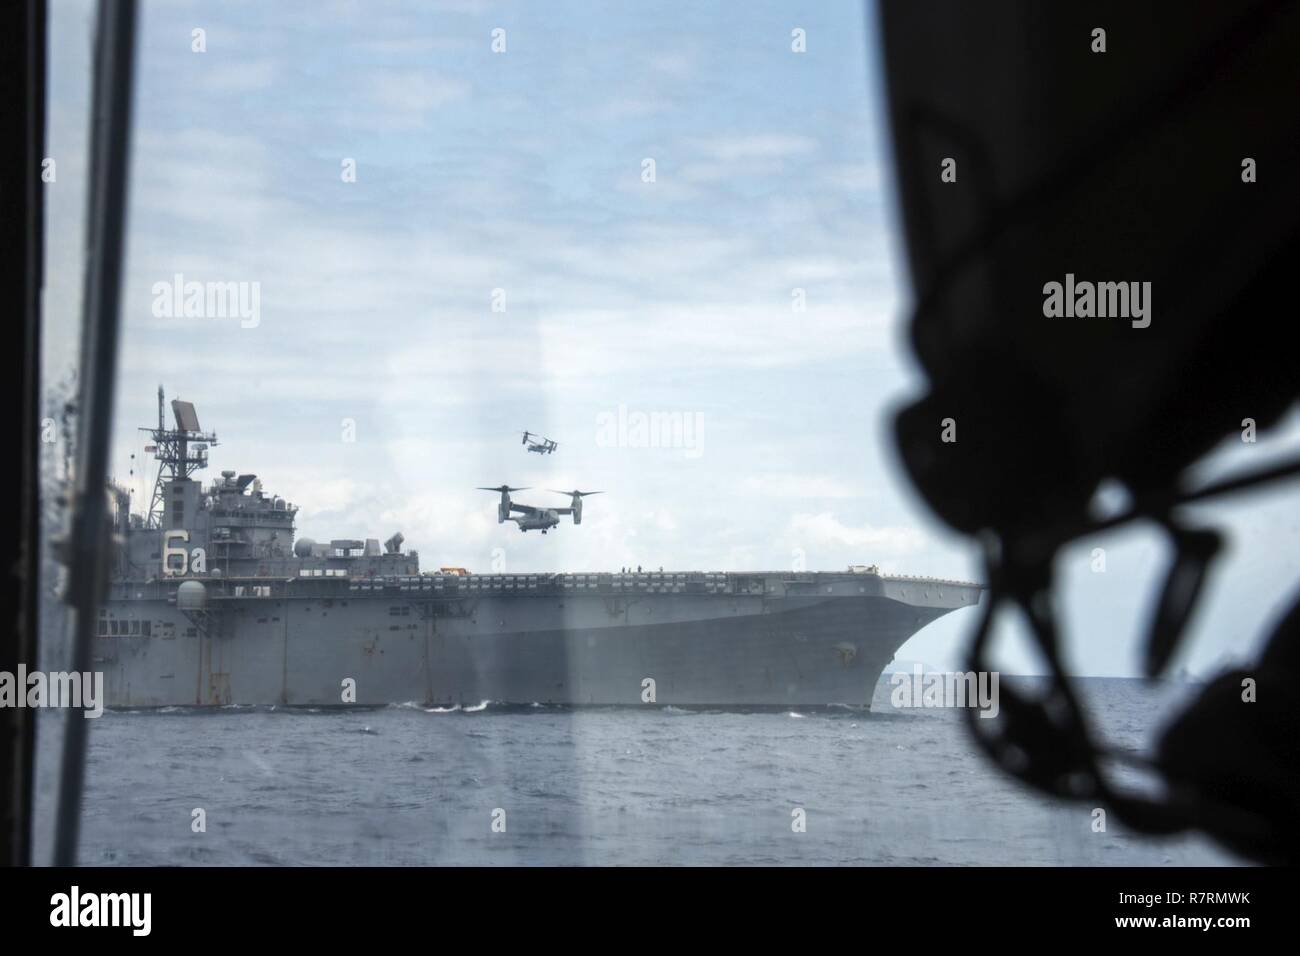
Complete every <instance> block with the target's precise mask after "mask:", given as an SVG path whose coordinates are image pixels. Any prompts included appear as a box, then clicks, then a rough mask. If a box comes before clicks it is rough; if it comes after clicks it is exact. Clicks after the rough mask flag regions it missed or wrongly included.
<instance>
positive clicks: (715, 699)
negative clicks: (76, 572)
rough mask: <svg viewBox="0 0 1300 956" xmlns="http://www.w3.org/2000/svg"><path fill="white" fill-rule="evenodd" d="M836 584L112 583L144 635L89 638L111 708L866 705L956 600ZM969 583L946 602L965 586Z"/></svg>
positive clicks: (113, 611)
mask: <svg viewBox="0 0 1300 956" xmlns="http://www.w3.org/2000/svg"><path fill="white" fill-rule="evenodd" d="M417 590H418V588H417ZM826 590H827V591H831V590H832V589H831V588H830V587H827V588H826ZM836 590H837V591H839V592H840V593H836V594H833V595H827V596H825V597H819V596H816V595H804V596H782V597H780V598H772V597H771V596H769V595H766V594H699V595H690V594H627V595H620V594H559V595H556V594H537V595H530V594H509V595H504V594H500V595H496V594H490V595H481V596H476V597H475V598H473V599H471V600H452V599H447V598H428V597H424V596H420V595H415V596H411V595H406V594H400V593H399V594H382V593H381V594H374V595H371V596H364V597H363V596H358V595H357V594H355V592H354V593H352V594H351V595H350V596H349V597H347V598H342V597H324V596H320V595H317V596H304V597H300V598H296V599H280V600H260V601H259V600H256V599H254V600H248V599H243V600H236V601H229V602H226V603H224V604H223V605H221V606H220V607H217V608H214V609H209V610H203V611H199V612H189V613H187V612H185V611H181V610H178V609H177V608H176V607H175V606H174V604H171V603H168V602H167V601H166V600H165V599H161V598H160V599H158V600H122V601H116V602H110V604H109V605H108V608H107V610H106V614H107V615H109V616H111V617H113V618H120V619H122V620H123V621H126V620H127V619H129V618H133V617H142V618H144V619H145V620H148V621H150V625H149V627H148V630H149V634H148V636H144V635H143V634H135V633H129V632H130V631H131V627H128V625H127V624H126V623H123V624H121V630H122V631H123V632H125V633H123V635H122V636H108V635H105V636H100V637H98V638H96V641H95V645H94V658H95V668H96V670H101V671H103V673H104V675H105V690H106V696H107V703H108V706H110V707H117V708H132V707H161V706H176V705H179V706H195V705H198V706H223V705H255V706H259V705H260V706H265V705H284V706H340V705H345V704H358V705H382V704H392V703H405V702H411V703H419V704H423V705H427V706H452V705H462V706H465V705H477V704H480V703H482V702H484V701H493V702H501V703H507V704H533V703H538V704H562V705H644V704H658V705H661V706H663V705H677V706H691V707H767V706H781V707H785V706H790V707H808V706H827V705H833V704H843V705H848V706H857V707H867V706H870V702H871V696H872V693H873V691H874V688H875V685H876V683H877V680H878V678H879V676H880V673H881V671H882V670H883V669H884V667H885V666H886V665H887V664H888V663H889V662H890V660H891V659H892V658H893V655H894V653H895V651H896V650H897V649H898V648H899V647H900V646H901V645H902V644H903V643H904V642H905V641H906V640H907V639H908V638H909V637H910V636H911V635H912V634H914V633H915V632H916V631H917V630H919V629H920V628H921V627H923V626H924V625H925V624H927V623H929V622H930V621H931V620H934V619H935V618H937V617H939V616H941V615H942V614H945V613H947V612H948V611H949V610H952V609H953V607H948V606H914V605H912V604H910V603H905V602H904V601H901V600H897V599H892V598H891V597H889V596H886V595H885V594H880V593H877V594H867V593H844V591H845V589H843V588H837V589H836ZM857 590H858V591H859V592H865V590H866V589H865V588H859V589H857ZM970 590H971V592H972V593H973V597H972V594H971V593H966V594H963V595H961V596H960V597H958V598H956V599H955V602H952V603H954V606H961V605H962V604H968V603H977V602H978V589H976V588H971V589H970ZM950 591H954V589H950ZM101 629H104V628H101ZM114 629H115V630H116V629H117V626H116V625H114ZM136 629H137V630H138V628H136Z"/></svg>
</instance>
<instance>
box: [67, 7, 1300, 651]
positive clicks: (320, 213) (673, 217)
mask: <svg viewBox="0 0 1300 956" xmlns="http://www.w3.org/2000/svg"><path fill="white" fill-rule="evenodd" d="M52 7H53V11H52V22H53V31H52V32H53V42H54V52H53V55H52V58H51V101H52V111H51V130H50V140H51V143H50V152H51V155H53V156H54V157H55V158H56V159H57V161H58V163H59V165H58V180H57V182H56V183H53V184H51V185H50V187H49V191H48V192H47V195H48V197H49V221H50V235H49V240H48V243H49V259H50V262H49V281H48V289H47V299H46V309H47V323H48V326H49V328H50V329H51V332H52V334H51V336H50V347H49V350H48V354H47V359H46V368H47V372H48V373H49V374H50V375H51V376H52V377H57V375H58V372H59V371H60V370H61V369H62V368H64V367H66V365H67V363H68V362H69V361H70V360H71V359H70V356H71V354H72V353H71V352H70V350H69V343H70V341H71V339H70V337H69V336H68V334H67V330H69V329H71V328H72V327H73V323H75V321H76V315H77V308H78V298H79V292H80V272H79V269H80V260H79V258H78V257H79V248H80V228H81V219H80V217H81V209H82V206H83V204H84V192H83V191H82V178H83V174H84V161H83V160H82V156H81V154H82V152H83V151H84V146H85V104H86V81H87V69H88V62H89V56H88V53H89V46H88V43H89V41H88V36H89V17H90V13H89V11H90V5H89V4H88V3H85V2H80V0H77V2H72V0H56V2H55V3H54V4H53V5H52ZM873 18H874V11H873V10H871V9H869V8H868V9H864V7H863V5H862V4H860V3H858V2H852V0H838V2H826V0H822V2H806V3H798V2H747V3H732V4H726V3H720V4H699V3H685V2H677V3H655V4H642V5H631V4H618V5H606V4H597V3H594V2H585V3H580V2H552V3H546V4H537V3H506V2H499V3H489V2H482V3H479V2H471V0H451V2H441V3H358V4H352V3H311V4H306V3H304V4H291V3H277V4H266V3H253V2H247V3H241V2H223V3H146V4H145V5H144V11H143V21H142V24H141V35H140V41H139V49H138V64H139V65H138V77H137V95H136V125H135V132H134V137H135V139H134V153H133V169H132V181H131V196H130V201H131V207H130V224H129V230H130V233H129V251H128V262H127V271H126V277H125V278H126V286H125V300H124V322H125V337H124V341H123V354H122V360H121V368H120V376H121V378H120V384H119V395H118V406H117V409H116V412H115V417H116V436H117V446H116V454H115V459H114V460H115V463H116V471H117V472H118V474H119V475H120V476H124V475H125V473H126V471H127V468H128V467H129V455H130V454H131V452H132V451H135V452H137V453H139V451H140V446H141V445H142V444H143V442H142V441H141V440H140V438H139V436H138V433H136V432H135V431H134V429H135V427H136V426H137V425H144V424H148V423H149V422H151V421H152V420H153V418H154V415H155V412H154V407H153V403H154V390H155V388H156V386H157V384H158V383H159V381H161V382H162V383H163V384H164V385H165V387H166V388H167V391H168V395H169V396H174V395H179V396H181V397H184V398H187V399H190V400H192V401H194V402H195V403H196V405H197V407H198V411H199V416H200V420H201V421H202V423H203V424H204V426H205V427H206V428H209V429H214V430H216V431H217V432H218V434H219V435H220V436H221V439H222V442H221V444H220V446H219V447H217V448H215V449H214V450H213V453H212V469H211V471H210V472H209V476H212V475H215V474H216V473H217V471H219V470H220V469H222V468H234V469H238V470H240V471H256V472H258V473H259V474H260V475H261V476H262V478H263V480H264V481H265V483H266V486H267V489H268V490H270V491H273V492H276V493H278V494H281V495H284V496H285V497H287V498H289V499H290V500H291V501H293V502H295V503H296V504H298V505H300V506H301V508H302V511H301V513H300V519H299V532H300V534H302V535H306V536H311V537H316V538H326V539H328V538H329V537H343V536H348V537H351V536H358V537H361V536H364V537H380V538H384V537H387V536H388V535H389V534H391V533H392V532H393V531H396V530H399V529H400V530H401V531H402V532H403V533H404V534H405V536H406V539H407V543H408V546H409V547H413V548H416V549H418V550H419V551H420V553H421V557H422V562H423V564H424V566H425V567H436V566H438V565H441V564H457V565H465V566H468V567H471V568H475V569H479V570H486V569H488V568H489V566H490V564H491V562H492V560H493V556H494V554H495V555H496V559H497V560H498V562H500V561H502V560H504V562H505V567H506V570H510V571H536V570H556V569H567V570H580V569H591V570H608V569H611V568H617V567H619V566H621V565H624V564H632V565H635V564H643V565H647V566H654V567H657V566H659V565H663V566H664V567H665V568H674V569H688V568H689V569H726V570H749V569H759V568H764V569H766V568H788V567H790V566H791V565H792V564H793V563H794V562H796V561H799V560H802V561H804V562H806V565H807V567H808V568H809V569H813V570H838V569H842V568H844V567H845V566H846V565H847V564H850V563H876V564H879V565H880V566H881V567H882V569H884V570H886V571H890V572H895V573H915V574H929V575H935V576H944V577H958V578H964V579H972V578H974V577H977V576H978V570H977V568H976V567H975V565H974V564H973V562H972V551H971V549H970V548H969V547H968V546H966V545H965V544H964V543H962V542H961V541H960V540H959V539H957V538H955V537H954V536H952V535H950V534H948V533H947V532H946V531H944V530H943V529H942V528H941V527H940V526H938V525H937V524H936V523H935V522H934V521H933V520H932V519H931V517H930V516H929V514H928V513H927V512H926V510H925V508H924V506H923V505H922V504H921V503H920V502H919V501H918V500H917V498H916V497H915V495H914V494H913V493H912V492H911V491H910V489H909V488H908V487H906V485H905V483H904V481H903V479H902V477H901V474H900V472H899V471H898V468H897V465H896V459H895V455H894V452H893V449H892V447H891V445H890V442H889V426H888V415H889V411H890V409H891V408H893V407H895V406H896V405H898V404H899V403H901V402H902V401H904V400H905V399H906V397H907V396H908V395H909V394H910V393H912V392H914V391H916V390H917V389H918V388H919V387H920V384H921V383H920V378H919V374H918V372H917V371H916V369H915V366H914V364H913V362H912V361H911V358H910V356H909V355H908V354H907V352H906V349H905V347H904V344H903V336H902V329H903V323H904V317H905V310H906V304H907V303H906V297H907V293H906V275H905V272H904V271H903V269H902V266H901V262H900V258H899V234H898V231H897V224H896V221H895V219H894V217H893V214H892V208H891V203H892V200H891V198H890V195H891V193H890V170H889V162H890V156H889V145H888V140H887V136H886V130H885V124H884V122H883V114H882V108H881V101H880V97H879V85H880V78H879V76H878V72H877V71H878V56H877V53H876V49H875V42H876V39H875V35H874V22H873ZM196 28H198V29H203V30H204V31H205V32H206V47H207V49H206V52H204V53H195V52H193V51H192V50H191V44H192V31H193V30H194V29H196ZM498 28H500V29H503V30H504V31H505V42H506V52H504V53H494V52H492V49H491V44H492V31H493V30H494V29H498ZM796 28H799V29H802V30H804V31H805V33H806V37H807V52H806V53H794V52H792V50H791V31H792V30H794V29H796ZM647 158H648V159H653V160H654V162H655V181H654V182H653V183H647V182H644V181H643V178H642V170H643V161H644V160H646V159H647ZM345 159H353V160H355V161H356V169H357V179H356V182H351V183H346V182H343V180H342V178H341V175H340V173H341V164H342V162H343V161H344V160H345ZM176 273H182V274H183V275H184V276H185V277H186V278H187V279H192V280H199V281H222V282H226V281H235V282H249V283H252V282H256V283H258V284H259V288H260V294H261V314H260V322H259V323H258V325H257V326H256V327H255V328H243V327H241V325H240V323H239V321H238V320H236V319H210V318H202V319H195V318H189V319H185V318H157V317H155V316H154V315H153V314H152V312H151V308H150V306H151V302H152V293H151V288H152V286H153V284H154V283H156V282H158V281H160V280H170V279H171V277H172V276H173V275H174V274H176ZM498 289H499V290H503V292H504V301H505V312H494V311H492V308H491V303H492V295H493V290H498ZM797 289H802V290H803V294H804V296H805V297H806V303H807V304H806V310H805V311H803V312H797V311H795V310H794V309H793V308H792V301H793V296H794V295H795V294H796V293H795V290H797ZM620 408H625V409H627V410H628V411H629V412H632V413H635V412H644V413H651V412H660V413H669V414H680V415H690V416H694V418H693V420H695V421H698V422H700V425H701V433H700V439H701V440H700V443H699V446H698V448H693V449H683V448H634V447H612V448H611V447H604V446H603V444H602V442H601V441H600V440H599V438H598V433H599V429H598V423H599V422H600V421H601V416H602V415H610V414H617V412H618V410H619V409H620ZM345 419H346V420H351V421H353V422H355V434H356V441H355V442H346V441H343V440H342V434H343V426H342V423H343V421H344V420H345ZM523 428H529V429H532V430H534V431H537V432H540V433H542V434H545V435H548V436H550V437H552V438H554V439H556V440H558V441H559V442H560V451H559V453H558V454H556V455H555V456H554V457H552V458H545V459H542V458H539V457H538V456H533V455H525V454H524V453H523V452H522V450H521V449H520V446H519V443H518V442H519V439H518V436H517V434H516V432H517V431H518V430H519V429H523ZM1297 433H1300V429H1298V428H1297V427H1296V426H1295V422H1294V420H1293V421H1292V422H1291V425H1290V427H1289V428H1288V429H1286V430H1285V435H1284V436H1283V437H1282V438H1281V439H1278V440H1276V441H1275V442H1274V444H1273V445H1269V444H1267V443H1265V444H1263V445H1261V446H1259V451H1258V452H1257V451H1256V450H1255V449H1251V450H1250V452H1249V454H1261V453H1262V454H1271V453H1273V450H1274V446H1276V447H1283V446H1285V447H1296V445H1297V444H1300V443H1298V442H1297V441H1296V436H1297ZM1234 454H1235V455H1236V457H1237V458H1238V459H1240V457H1241V454H1242V452H1241V449H1236V450H1235V451H1234V450H1229V452H1228V453H1226V454H1225V455H1224V456H1221V457H1222V458H1223V459H1224V461H1229V460H1230V459H1232V457H1233V455H1234ZM502 482H509V483H511V484H516V485H529V486H533V487H535V488H541V489H545V488H574V487H580V488H589V489H602V490H604V491H605V494H604V495H602V496H600V497H597V498H594V499H591V500H590V502H589V503H588V508H587V511H586V513H585V515H584V523H583V525H582V526H581V527H578V528H575V527H572V526H571V525H567V524H566V525H564V526H562V527H561V528H560V529H558V530H557V531H556V532H554V533H552V534H550V535H548V536H546V537H542V536H540V535H536V534H529V535H523V534H521V533H519V532H518V531H517V530H515V528H514V526H513V525H505V526H498V525H497V523H496V520H495V511H494V509H495V501H494V499H493V498H492V496H490V495H487V494H484V493H482V492H478V491H474V490H473V489H474V486H477V485H495V484H499V483H502ZM139 487H142V491H141V493H145V491H147V489H143V486H139ZM519 498H520V500H524V501H530V502H536V503H547V502H550V503H554V504H562V503H563V500H562V499H560V498H558V497H556V496H552V495H548V494H546V493H545V492H544V491H539V492H533V493H526V494H521V495H520V496H519ZM1212 514H1213V516H1214V517H1215V518H1216V520H1230V521H1231V522H1232V528H1233V530H1234V532H1235V533H1236V541H1237V544H1238V549H1237V552H1236V553H1235V555H1234V564H1233V566H1232V568H1231V569H1229V570H1228V571H1227V572H1226V573H1225V574H1223V575H1221V576H1220V578H1219V579H1218V581H1217V584H1218V585H1219V587H1218V589H1217V590H1216V593H1215V596H1214V601H1213V603H1212V604H1211V605H1210V606H1209V607H1208V608H1207V610H1208V611H1209V613H1208V614H1205V615H1203V616H1202V618H1201V619H1200V621H1199V622H1198V632H1197V636H1196V643H1195V647H1194V650H1193V653H1192V656H1191V663H1192V666H1193V669H1202V670H1203V669H1205V667H1207V666H1209V665H1211V664H1213V663H1214V662H1216V661H1218V660H1219V659H1221V658H1222V657H1223V655H1224V654H1225V653H1227V652H1228V649H1229V648H1233V647H1240V648H1241V651H1240V652H1241V653H1244V652H1245V649H1246V648H1247V647H1249V646H1250V644H1251V643H1252V639H1251V638H1250V635H1251V634H1252V633H1253V632H1255V631H1257V630H1258V628H1259V626H1260V625H1261V623H1262V622H1263V621H1264V620H1266V619H1268V618H1269V617H1270V616H1271V615H1273V614H1274V613H1275V612H1276V610H1277V608H1278V606H1279V605H1278V602H1279V598H1278V595H1280V594H1283V593H1285V584H1286V582H1289V581H1294V580H1295V579H1296V578H1297V577H1300V574H1298V573H1297V572H1298V571H1300V560H1298V559H1297V554H1298V553H1300V549H1297V547H1296V544H1297V542H1298V541H1300V518H1297V515H1296V511H1295V509H1294V507H1293V506H1292V507H1289V508H1288V507H1287V505H1286V503H1285V502H1279V501H1274V502H1273V503H1271V504H1263V503H1260V502H1251V503H1249V504H1243V505H1241V506H1235V507H1234V508H1232V509H1231V510H1217V511H1215V512H1213V513H1212ZM1099 543H1100V544H1104V546H1105V547H1106V548H1107V572H1106V573H1105V574H1096V573H1093V572H1092V571H1091V570H1090V568H1089V563H1088V558H1089V549H1090V548H1091V547H1093V546H1096V545H1097V544H1099ZM1163 556H1164V555H1163V551H1162V549H1161V546H1160V544H1159V541H1158V539H1157V538H1156V537H1155V536H1154V535H1152V534H1144V533H1141V532H1138V533H1132V534H1129V535H1127V536H1122V537H1121V536H1116V537H1113V538H1111V539H1109V540H1107V541H1105V542H1090V543H1088V544H1087V546H1086V547H1083V548H1080V549H1078V551H1077V553H1071V554H1069V555H1066V556H1065V557H1064V559H1063V562H1062V573H1063V577H1064V580H1065V581H1066V583H1067V587H1066V589H1065V592H1064V593H1065V605H1066V608H1065V609H1066V611H1067V614H1068V621H1069V623H1070V626H1071V628H1072V630H1073V631H1074V632H1075V634H1076V637H1075V638H1074V641H1073V644H1072V659H1073V660H1074V662H1075V664H1076V666H1077V667H1078V669H1079V670H1080V671H1082V672H1085V673H1094V674H1127V673H1135V672H1136V662H1137V661H1138V659H1139V657H1138V654H1137V650H1136V648H1137V640H1136V635H1137V631H1138V624H1137V623H1136V622H1137V621H1138V620H1139V619H1140V618H1141V615H1142V614H1143V613H1145V610H1146V609H1147V606H1148V604H1149V601H1150V588H1151V586H1152V584H1153V583H1154V582H1155V581H1156V580H1158V578H1159V575H1160V567H1159V561H1160V560H1161V559H1162V557H1163ZM972 618H973V614H972V612H962V613H959V614H954V615H951V616H950V617H949V618H947V619H945V620H944V621H941V622H938V623H937V624H935V625H932V626H931V627H930V628H927V629H926V631H925V632H923V633H922V634H920V635H918V636H917V637H916V638H914V639H913V640H912V641H911V642H910V643H909V644H908V645H907V646H906V647H905V648H904V649H903V651H902V652H901V653H900V658H902V659H908V660H922V661H926V662H928V663H931V664H933V665H936V666H951V665H955V664H956V663H958V661H959V660H960V658H959V657H958V655H956V653H955V648H956V647H957V646H958V642H959V641H960V639H961V637H962V635H963V634H964V633H965V631H966V629H968V628H969V627H970V626H971V624H972V623H973V621H972ZM1243 642H1245V643H1244V644H1243ZM1007 662H1008V666H1009V669H1013V670H1034V669H1036V668H1035V666H1034V659H1033V658H1032V656H1031V655H1029V654H1028V653H1027V652H1025V651H1024V650H1023V649H1022V648H1019V647H1009V649H1008V651H1007Z"/></svg>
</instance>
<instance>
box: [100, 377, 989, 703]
mask: <svg viewBox="0 0 1300 956" xmlns="http://www.w3.org/2000/svg"><path fill="white" fill-rule="evenodd" d="M162 407H163V406H162V393H161V389H160V391H159V424H158V427H157V428H156V429H155V428H151V429H147V430H146V431H147V432H148V433H149V435H150V438H151V440H152V444H151V445H150V446H149V448H150V449H151V450H152V452H153V454H154V456H155V458H156V459H157V460H158V462H159V473H158V480H157V482H156V484H155V488H154V493H153V496H152V498H151V502H150V508H149V511H148V513H147V514H132V513H131V511H130V508H129V500H130V499H129V495H127V494H125V493H122V492H119V493H118V494H117V496H116V497H117V501H118V508H117V512H116V518H115V522H116V526H115V532H116V534H115V537H116V540H117V541H118V542H119V546H118V548H117V550H116V561H115V567H114V574H113V577H112V580H111V581H110V583H109V586H108V588H109V590H108V594H107V598H106V601H105V602H104V605H103V607H102V609H101V611H100V615H99V621H98V628H97V635H96V637H95V642H94V650H93V656H94V662H95V663H94V666H95V669H96V670H101V671H103V672H104V675H105V688H106V693H107V697H108V701H107V703H108V705H109V706H111V707H119V708H125V707H161V706H221V705H262V706H269V705H285V706H341V705H346V704H354V703H355V704H359V705H382V704H393V703H408V702H410V703H420V704H425V705H429V706H452V705H457V704H460V705H477V704H480V703H482V702H484V701H493V702H499V703H506V704H533V703H540V704H564V705H637V706H642V705H646V704H657V705H660V706H663V705H676V706H695V707H738V708H744V707H769V706H778V707H787V706H800V707H813V706H826V705H833V704H842V705H848V706H858V707H868V706H870V703H871V698H872V695H873V693H874V691H875V687H876V684H877V682H878V680H879V677H880V674H881V672H882V670H883V669H884V668H885V666H886V665H888V663H889V662H890V661H891V660H892V659H893V656H894V653H895V652H896V650H897V649H898V648H899V647H900V646H901V645H902V644H903V643H904V642H905V641H906V640H907V639H908V638H909V637H911V636H912V635H913V634H914V633H916V632H917V631H918V630H920V629H921V628H922V627H924V626H925V625H926V624H928V623H930V622H931V621H933V620H935V619H937V618H939V617H941V616H942V615H944V614H947V613H948V612H950V611H953V610H956V609H958V608H962V607H968V606H972V605H975V604H978V603H979V600H980V593H981V590H982V589H981V587H980V586H979V585H976V584H970V583H966V582H960V581H947V580H938V579H933V578H919V577H899V576H888V575H882V574H880V573H879V572H878V571H877V569H876V568H874V567H871V566H854V567H850V568H849V569H848V570H846V571H844V572H829V573H828V572H804V571H784V572H783V571H773V572H743V573H734V572H704V571H685V572H670V571H657V572H638V573H612V572H599V571H597V572H589V573H587V572H584V573H563V572H557V573H537V574H473V573H467V572H466V571H465V570H464V569H461V568H444V569H441V570H439V571H433V572H429V571H421V570H420V562H419V555H418V553H417V552H416V551H414V550H403V544H404V539H403V537H402V535H401V534H400V533H397V534H394V535H392V536H391V537H390V538H388V539H387V540H386V541H385V542H384V543H383V546H382V547H381V546H380V543H379V540H378V539H376V538H340V539H334V540H331V541H329V542H328V543H325V542H321V543H317V542H315V541H312V540H310V539H306V538H299V539H296V540H295V534H294V522H295V516H296V514H297V509H296V508H295V507H294V506H293V505H292V504H290V503H289V502H287V501H285V500H284V499H282V498H280V497H278V496H275V495H270V494H267V493H266V492H264V491H263V488H262V484H261V482H260V481H259V480H258V479H257V477H256V476H255V475H253V474H240V473H237V472H234V471H223V472H222V473H221V476H220V478H217V479H214V480H212V481H211V482H209V483H207V484H206V485H205V484H203V483H202V482H201V481H200V480H198V479H197V478H196V477H195V476H196V474H197V473H198V472H199V471H200V470H202V469H204V468H206V467H207V450H208V448H209V447H210V446H211V445H214V444H216V443H217V439H216V436H215V435H214V434H209V433H205V432H203V431H202V430H201V429H200V428H199V424H198V419H197V415H196V413H195V411H194V408H193V406H192V405H191V404H190V403H188V402H179V401H173V402H172V409H173V414H174V417H175V422H176V426H175V428H169V427H166V426H165V423H164V421H163V417H162Z"/></svg>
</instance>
